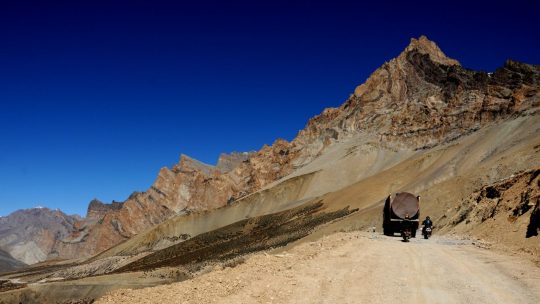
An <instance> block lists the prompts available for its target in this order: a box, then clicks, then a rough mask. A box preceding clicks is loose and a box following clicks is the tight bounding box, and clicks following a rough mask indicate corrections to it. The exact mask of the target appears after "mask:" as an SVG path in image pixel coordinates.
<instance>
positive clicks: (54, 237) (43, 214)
mask: <svg viewBox="0 0 540 304" xmlns="http://www.w3.org/2000/svg"><path fill="white" fill-rule="evenodd" d="M77 219H79V218H78V217H76V216H69V215H66V214H65V213H63V212H62V211H59V210H50V209H48V208H42V207H39V208H32V209H24V210H18V211H16V212H13V213H11V214H10V215H8V216H5V217H0V248H3V249H4V250H5V251H7V252H8V253H9V254H10V255H11V257H13V258H15V259H17V260H19V261H21V262H24V263H26V264H33V263H37V262H40V261H44V260H46V259H47V258H50V257H54V256H55V254H54V250H53V248H54V247H55V244H56V242H59V241H60V240H61V239H63V238H65V237H66V236H68V235H69V234H70V233H71V232H72V231H73V230H74V226H73V224H74V223H75V221H76V220H77Z"/></svg>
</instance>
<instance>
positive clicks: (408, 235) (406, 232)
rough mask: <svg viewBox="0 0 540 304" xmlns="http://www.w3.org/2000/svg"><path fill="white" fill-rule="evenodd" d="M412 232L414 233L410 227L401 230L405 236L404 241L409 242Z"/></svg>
mask: <svg viewBox="0 0 540 304" xmlns="http://www.w3.org/2000/svg"><path fill="white" fill-rule="evenodd" d="M411 234H412V233H411V229H410V228H405V229H403V231H401V237H403V241H404V242H409V240H410V239H411Z"/></svg>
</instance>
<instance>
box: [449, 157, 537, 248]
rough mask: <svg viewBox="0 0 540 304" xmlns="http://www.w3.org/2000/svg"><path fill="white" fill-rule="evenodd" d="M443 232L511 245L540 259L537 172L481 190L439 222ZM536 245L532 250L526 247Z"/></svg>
mask: <svg viewBox="0 0 540 304" xmlns="http://www.w3.org/2000/svg"><path fill="white" fill-rule="evenodd" d="M439 222H440V224H439V227H440V228H442V229H441V230H442V231H443V232H452V233H457V234H460V235H466V234H469V235H473V236H475V237H480V238H482V239H484V240H488V241H491V242H494V243H496V244H500V243H503V244H513V245H515V246H516V247H518V248H519V249H522V250H526V251H530V252H532V253H533V254H535V255H536V256H540V239H539V238H538V234H539V233H540V169H539V168H538V167H537V168H534V169H531V170H527V171H525V172H521V173H518V174H516V175H512V176H510V177H508V178H506V179H503V180H502V181H498V182H495V183H492V184H489V185H486V186H483V187H482V188H481V189H479V190H478V191H475V192H473V193H472V194H471V195H469V196H468V197H466V198H465V199H464V200H462V201H461V202H460V203H459V204H458V205H457V206H456V207H455V208H454V210H452V212H448V213H446V214H445V215H443V216H442V217H441V218H440V219H439ZM533 241H536V242H535V244H536V246H535V248H534V247H532V248H527V246H526V245H527V243H529V242H533Z"/></svg>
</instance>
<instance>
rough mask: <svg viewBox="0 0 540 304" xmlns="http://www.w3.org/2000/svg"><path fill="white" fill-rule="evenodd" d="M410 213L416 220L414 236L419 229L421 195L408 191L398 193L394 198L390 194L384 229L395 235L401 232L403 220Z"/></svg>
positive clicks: (385, 231) (385, 207) (412, 218)
mask: <svg viewBox="0 0 540 304" xmlns="http://www.w3.org/2000/svg"><path fill="white" fill-rule="evenodd" d="M407 214H408V215H409V218H410V220H412V221H414V226H413V228H414V229H413V232H412V233H413V236H415V235H416V230H417V229H418V219H419V218H420V197H419V196H415V195H413V194H411V193H408V192H400V193H396V196H395V197H394V199H392V198H391V196H388V198H387V199H386V203H385V204H384V210H383V230H384V234H386V235H393V234H394V233H395V232H400V228H401V221H402V220H403V219H405V216H406V215H407Z"/></svg>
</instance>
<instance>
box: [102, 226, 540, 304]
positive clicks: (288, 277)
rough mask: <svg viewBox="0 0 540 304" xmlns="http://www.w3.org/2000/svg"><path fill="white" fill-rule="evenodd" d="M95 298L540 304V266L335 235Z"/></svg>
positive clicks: (470, 247)
mask: <svg viewBox="0 0 540 304" xmlns="http://www.w3.org/2000/svg"><path fill="white" fill-rule="evenodd" d="M232 266H234V267H225V268H219V269H213V270H211V271H209V270H210V269H207V271H209V272H208V273H206V274H203V275H200V276H198V277H196V278H195V279H192V280H188V281H184V282H180V283H175V284H172V285H163V286H158V287H152V288H146V289H140V290H129V289H128V290H117V291H114V292H112V293H111V294H109V295H106V296H105V297H103V298H101V299H99V300H98V301H97V303H162V304H165V303H398V302H399V303H490V304H493V303H539V302H540V284H539V283H540V268H538V267H537V266H534V264H532V263H531V262H529V261H527V260H525V259H523V257H520V256H507V255H500V254H498V253H495V252H493V251H490V250H486V249H482V248H478V247H477V246H475V245H474V244H473V243H472V242H471V241H460V240H454V239H446V238H442V237H441V238H439V237H437V236H435V237H434V238H433V239H430V240H427V241H426V240H423V239H413V240H412V242H410V243H403V242H401V241H400V239H399V238H397V237H395V238H391V237H385V236H381V235H378V234H369V233H363V232H349V233H338V234H333V235H330V236H327V237H324V238H322V239H320V240H318V241H316V242H311V243H305V244H301V245H299V246H296V247H294V248H292V249H289V250H288V251H284V252H281V253H279V254H267V253H257V254H254V255H251V256H249V257H248V258H246V259H245V261H243V262H242V263H239V264H238V265H234V264H233V265H232Z"/></svg>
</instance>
